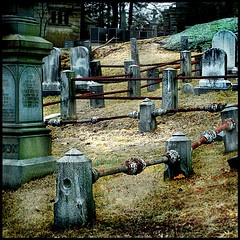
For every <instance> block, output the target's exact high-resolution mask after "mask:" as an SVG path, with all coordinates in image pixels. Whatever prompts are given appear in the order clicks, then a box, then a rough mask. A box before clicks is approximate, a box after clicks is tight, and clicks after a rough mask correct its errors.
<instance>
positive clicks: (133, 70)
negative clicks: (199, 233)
mask: <svg viewBox="0 0 240 240" xmlns="http://www.w3.org/2000/svg"><path fill="white" fill-rule="evenodd" d="M129 71H130V74H131V75H132V78H140V77H141V74H140V67H139V66H137V65H131V66H130V67H129ZM128 89H129V90H130V89H132V92H128V96H129V97H140V96H141V81H140V80H134V81H128Z"/></svg>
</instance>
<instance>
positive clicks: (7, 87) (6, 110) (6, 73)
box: [2, 67, 16, 122]
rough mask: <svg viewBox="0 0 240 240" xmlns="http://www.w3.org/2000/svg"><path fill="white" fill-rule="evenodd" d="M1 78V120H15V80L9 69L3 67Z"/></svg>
mask: <svg viewBox="0 0 240 240" xmlns="http://www.w3.org/2000/svg"><path fill="white" fill-rule="evenodd" d="M2 76H3V79H2V105H3V107H2V110H3V111H2V120H3V122H15V109H16V107H15V97H16V93H15V80H14V76H13V74H12V73H11V71H10V70H9V69H8V68H6V67H3V74H2Z"/></svg>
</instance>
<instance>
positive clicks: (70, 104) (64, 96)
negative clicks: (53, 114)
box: [60, 70, 76, 120]
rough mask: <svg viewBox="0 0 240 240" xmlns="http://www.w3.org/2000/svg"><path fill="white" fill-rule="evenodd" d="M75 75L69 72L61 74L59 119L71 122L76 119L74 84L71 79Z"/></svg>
mask: <svg viewBox="0 0 240 240" xmlns="http://www.w3.org/2000/svg"><path fill="white" fill-rule="evenodd" d="M74 77H75V73H74V72H73V71H71V70H65V71H62V72H61V104H60V105H61V118H62V119H63V120H70V119H71V120H72V119H75V118H76V99H75V91H76V90H75V82H73V81H72V80H71V79H72V78H74Z"/></svg>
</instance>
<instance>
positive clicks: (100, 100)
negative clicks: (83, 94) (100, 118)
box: [88, 82, 105, 108]
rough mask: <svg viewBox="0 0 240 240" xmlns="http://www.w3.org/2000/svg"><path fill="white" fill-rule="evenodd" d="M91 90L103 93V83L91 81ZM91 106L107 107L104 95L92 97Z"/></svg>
mask: <svg viewBox="0 0 240 240" xmlns="http://www.w3.org/2000/svg"><path fill="white" fill-rule="evenodd" d="M88 86H89V91H90V92H93V93H95V94H98V93H103V84H100V83H97V82H91V83H89V85H88ZM90 107H92V108H101V107H105V102H104V96H96V98H93V99H90Z"/></svg>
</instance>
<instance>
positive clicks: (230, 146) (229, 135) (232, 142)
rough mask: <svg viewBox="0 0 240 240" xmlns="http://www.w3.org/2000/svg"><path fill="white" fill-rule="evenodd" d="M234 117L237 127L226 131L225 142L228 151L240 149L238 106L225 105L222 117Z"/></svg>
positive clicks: (223, 118)
mask: <svg viewBox="0 0 240 240" xmlns="http://www.w3.org/2000/svg"><path fill="white" fill-rule="evenodd" d="M227 118H232V119H234V121H235V124H236V125H235V128H233V129H232V130H230V131H224V132H225V134H224V137H223V142H224V146H225V150H226V152H232V151H235V150H237V149H238V108H237V107H234V106H232V107H231V106H229V107H225V108H224V109H223V110H222V111H221V119H222V121H224V120H225V119H227Z"/></svg>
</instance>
